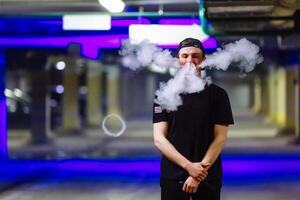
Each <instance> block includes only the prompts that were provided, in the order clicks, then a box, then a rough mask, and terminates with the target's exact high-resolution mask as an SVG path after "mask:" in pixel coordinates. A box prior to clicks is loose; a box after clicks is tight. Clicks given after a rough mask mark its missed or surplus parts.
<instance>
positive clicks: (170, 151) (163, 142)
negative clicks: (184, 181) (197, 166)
mask: <svg viewBox="0 0 300 200" xmlns="http://www.w3.org/2000/svg"><path fill="white" fill-rule="evenodd" d="M154 144H155V146H156V147H157V148H158V149H159V151H160V152H161V153H162V154H163V155H164V156H165V157H166V158H167V159H168V160H170V161H172V162H173V163H175V164H177V165H179V166H180V167H182V168H183V169H186V168H187V166H188V165H189V164H190V163H191V162H190V161H189V160H188V159H187V158H185V157H184V156H183V155H182V154H180V153H179V152H178V151H177V150H176V149H175V147H174V146H173V145H172V144H171V143H170V142H169V141H168V140H167V139H166V138H165V137H160V138H159V139H157V140H155V141H154Z"/></svg>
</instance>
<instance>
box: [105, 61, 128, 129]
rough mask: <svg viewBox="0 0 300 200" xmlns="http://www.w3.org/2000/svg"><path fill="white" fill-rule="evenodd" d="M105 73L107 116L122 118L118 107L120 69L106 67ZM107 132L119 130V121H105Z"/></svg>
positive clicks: (114, 119) (111, 119) (112, 119)
mask: <svg viewBox="0 0 300 200" xmlns="http://www.w3.org/2000/svg"><path fill="white" fill-rule="evenodd" d="M106 72H107V90H106V91H107V109H106V110H107V115H110V114H115V115H119V116H121V117H122V118H124V116H123V115H122V114H121V106H120V96H121V95H120V68H119V67H118V66H113V65H111V66H106ZM106 126H107V128H108V129H109V130H111V131H113V132H116V131H117V130H120V129H121V126H120V121H119V120H118V119H117V118H116V117H112V118H109V120H108V121H106Z"/></svg>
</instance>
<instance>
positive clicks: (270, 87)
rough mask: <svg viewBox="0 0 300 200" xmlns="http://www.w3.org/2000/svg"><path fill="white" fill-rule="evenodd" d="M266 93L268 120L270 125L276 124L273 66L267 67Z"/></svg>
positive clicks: (275, 83)
mask: <svg viewBox="0 0 300 200" xmlns="http://www.w3.org/2000/svg"><path fill="white" fill-rule="evenodd" d="M268 74H269V75H268V91H269V98H268V99H269V109H268V111H269V113H268V119H269V121H270V122H271V123H272V124H274V125H275V124H276V112H277V107H276V106H277V96H276V87H277V82H276V69H275V67H274V66H270V67H269V73H268Z"/></svg>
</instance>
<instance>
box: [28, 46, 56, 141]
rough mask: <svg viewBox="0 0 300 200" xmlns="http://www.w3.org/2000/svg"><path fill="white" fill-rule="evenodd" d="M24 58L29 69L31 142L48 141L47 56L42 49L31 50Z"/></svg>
mask: <svg viewBox="0 0 300 200" xmlns="http://www.w3.org/2000/svg"><path fill="white" fill-rule="evenodd" d="M29 55H30V56H29V57H28V58H27V59H26V60H25V62H26V63H24V65H25V66H27V67H29V70H30V71H31V93H32V94H31V99H32V102H31V143H32V144H46V143H48V142H49V136H48V134H49V131H48V130H49V123H50V117H49V107H48V99H49V96H48V83H49V81H48V79H49V73H48V71H47V67H46V66H47V62H48V57H47V54H46V53H43V52H42V51H41V52H40V51H38V50H36V51H31V52H30V54H29Z"/></svg>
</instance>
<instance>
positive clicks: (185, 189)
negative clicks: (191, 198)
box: [182, 183, 187, 192]
mask: <svg viewBox="0 0 300 200" xmlns="http://www.w3.org/2000/svg"><path fill="white" fill-rule="evenodd" d="M186 187H187V185H186V183H184V184H183V187H182V190H183V191H184V192H186V191H187V188H186Z"/></svg>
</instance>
